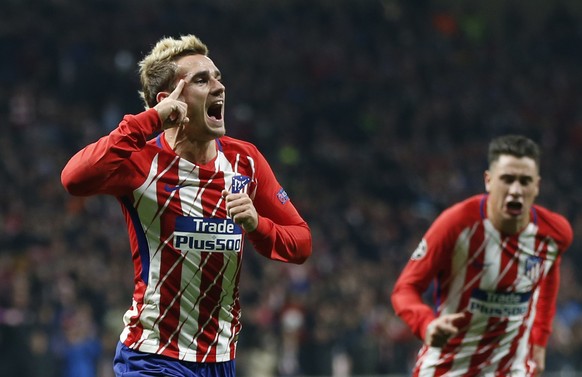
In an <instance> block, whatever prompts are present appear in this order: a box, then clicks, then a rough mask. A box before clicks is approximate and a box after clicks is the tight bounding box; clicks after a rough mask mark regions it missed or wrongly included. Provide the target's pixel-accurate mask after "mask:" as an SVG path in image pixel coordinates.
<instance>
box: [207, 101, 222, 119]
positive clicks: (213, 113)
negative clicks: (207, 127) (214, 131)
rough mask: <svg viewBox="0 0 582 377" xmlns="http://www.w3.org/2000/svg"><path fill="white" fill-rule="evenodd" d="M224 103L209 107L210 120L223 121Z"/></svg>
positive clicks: (219, 102) (220, 102) (216, 103)
mask: <svg viewBox="0 0 582 377" xmlns="http://www.w3.org/2000/svg"><path fill="white" fill-rule="evenodd" d="M223 104H224V103H223V102H222V101H218V102H215V103H213V104H212V105H210V106H209V107H208V110H207V111H206V114H207V115H208V117H209V118H212V119H215V120H221V119H222V106H223Z"/></svg>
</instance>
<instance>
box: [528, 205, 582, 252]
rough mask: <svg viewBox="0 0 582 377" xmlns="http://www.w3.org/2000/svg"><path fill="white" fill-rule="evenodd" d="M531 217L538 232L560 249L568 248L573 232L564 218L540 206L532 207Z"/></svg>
mask: <svg viewBox="0 0 582 377" xmlns="http://www.w3.org/2000/svg"><path fill="white" fill-rule="evenodd" d="M533 215H534V222H536V223H537V225H538V227H539V231H540V232H542V233H544V234H546V235H547V236H548V237H550V238H552V239H554V240H555V241H556V242H557V243H558V244H559V245H560V246H561V248H562V249H566V248H567V247H568V246H570V244H571V243H572V239H573V238H574V232H573V230H572V225H571V224H570V222H569V221H568V219H566V217H564V216H562V215H560V214H559V213H556V212H553V211H551V210H549V209H547V208H545V207H543V206H540V205H534V206H533Z"/></svg>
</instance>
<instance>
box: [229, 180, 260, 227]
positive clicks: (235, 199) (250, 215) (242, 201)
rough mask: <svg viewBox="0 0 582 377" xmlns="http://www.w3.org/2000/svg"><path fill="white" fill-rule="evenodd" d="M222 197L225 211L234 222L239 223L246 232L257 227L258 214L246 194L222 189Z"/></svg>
mask: <svg viewBox="0 0 582 377" xmlns="http://www.w3.org/2000/svg"><path fill="white" fill-rule="evenodd" d="M222 197H223V198H224V200H225V202H226V213H227V214H228V216H229V217H231V218H232V220H233V221H234V222H235V223H236V224H238V225H240V226H241V227H242V228H243V229H244V230H245V231H246V232H252V231H253V230H255V229H257V226H258V225H259V215H258V213H257V210H256V209H255V206H254V204H253V201H252V200H251V198H250V197H249V195H248V194H246V193H236V194H233V193H231V192H229V191H227V190H223V191H222Z"/></svg>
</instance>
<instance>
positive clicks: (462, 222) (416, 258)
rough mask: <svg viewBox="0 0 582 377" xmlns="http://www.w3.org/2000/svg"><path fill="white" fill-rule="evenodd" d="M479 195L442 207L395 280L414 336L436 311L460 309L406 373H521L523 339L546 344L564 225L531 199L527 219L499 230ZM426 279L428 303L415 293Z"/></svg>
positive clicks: (525, 353)
mask: <svg viewBox="0 0 582 377" xmlns="http://www.w3.org/2000/svg"><path fill="white" fill-rule="evenodd" d="M486 203H487V195H486V194H485V195H477V196H474V197H471V198H469V199H467V200H465V201H463V202H461V203H458V204H456V205H454V206H453V207H451V208H449V209H447V210H446V211H444V212H443V213H442V214H441V215H440V216H439V217H438V218H437V219H436V220H435V222H434V223H433V224H432V226H431V227H430V228H429V230H428V231H427V233H426V234H425V236H424V238H423V239H422V241H421V242H420V244H419V246H418V248H417V249H416V250H415V251H414V252H413V254H412V257H411V258H410V260H409V262H408V264H407V265H406V267H405V268H404V270H403V271H402V274H401V275H400V277H399V278H398V280H397V282H396V285H395V287H394V290H393V293H392V304H393V307H394V309H395V311H396V313H397V314H398V315H399V316H400V317H401V318H402V319H403V320H404V321H405V322H406V323H407V324H408V325H409V326H410V328H411V329H412V331H413V332H414V334H415V335H416V336H417V337H418V338H420V339H424V336H425V332H426V327H427V325H428V324H429V323H430V322H431V321H432V320H433V319H434V318H435V317H436V316H439V315H441V314H452V313H458V312H464V313H466V315H465V317H464V319H463V320H462V321H461V323H459V329H460V331H459V333H458V334H457V335H456V336H454V337H452V338H451V339H450V340H449V342H448V343H447V345H446V346H444V347H442V348H436V347H428V346H426V345H423V347H422V348H421V350H420V351H419V354H418V357H417V361H416V365H415V367H414V376H443V375H446V376H510V375H511V376H527V375H529V374H530V373H531V370H532V369H533V368H532V365H531V359H530V356H531V355H530V351H531V345H532V344H537V345H541V346H544V347H545V346H546V344H547V341H548V338H549V335H550V333H551V329H552V327H551V326H552V320H553V317H554V314H555V305H556V303H555V301H556V296H557V291H558V286H559V262H560V256H561V254H562V253H563V252H564V251H565V250H566V249H567V248H568V247H569V246H570V244H571V242H572V237H573V234H572V228H571V226H570V224H569V223H568V221H567V220H566V219H565V218H564V217H563V216H560V215H558V214H556V213H553V212H551V211H549V210H547V209H545V208H543V207H541V206H537V205H534V206H533V207H532V210H531V214H530V219H531V221H530V223H529V224H528V226H527V227H526V228H525V229H524V230H523V231H521V232H520V233H518V234H515V235H504V234H502V233H500V232H499V231H498V230H496V229H495V228H494V227H493V225H492V224H491V222H490V221H489V220H488V219H487V214H486ZM431 282H434V283H435V285H434V291H433V292H434V305H435V309H434V310H433V309H431V307H429V306H428V305H427V304H426V303H424V302H423V301H422V295H423V293H424V292H425V291H427V289H428V288H429V285H430V284H431Z"/></svg>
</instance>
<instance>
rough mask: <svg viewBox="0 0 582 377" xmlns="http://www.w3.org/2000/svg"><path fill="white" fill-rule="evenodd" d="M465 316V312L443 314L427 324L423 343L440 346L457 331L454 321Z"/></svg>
mask: <svg viewBox="0 0 582 377" xmlns="http://www.w3.org/2000/svg"><path fill="white" fill-rule="evenodd" d="M464 317H465V313H455V314H444V315H441V316H440V317H437V318H435V319H433V320H432V322H430V323H429V324H428V327H427V328H426V333H425V335H424V343H425V344H426V345H428V346H430V347H442V346H444V345H445V344H447V342H448V341H449V339H450V338H451V337H453V336H455V335H456V334H457V333H458V332H459V327H458V326H457V324H456V322H457V321H459V320H460V319H462V318H464Z"/></svg>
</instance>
